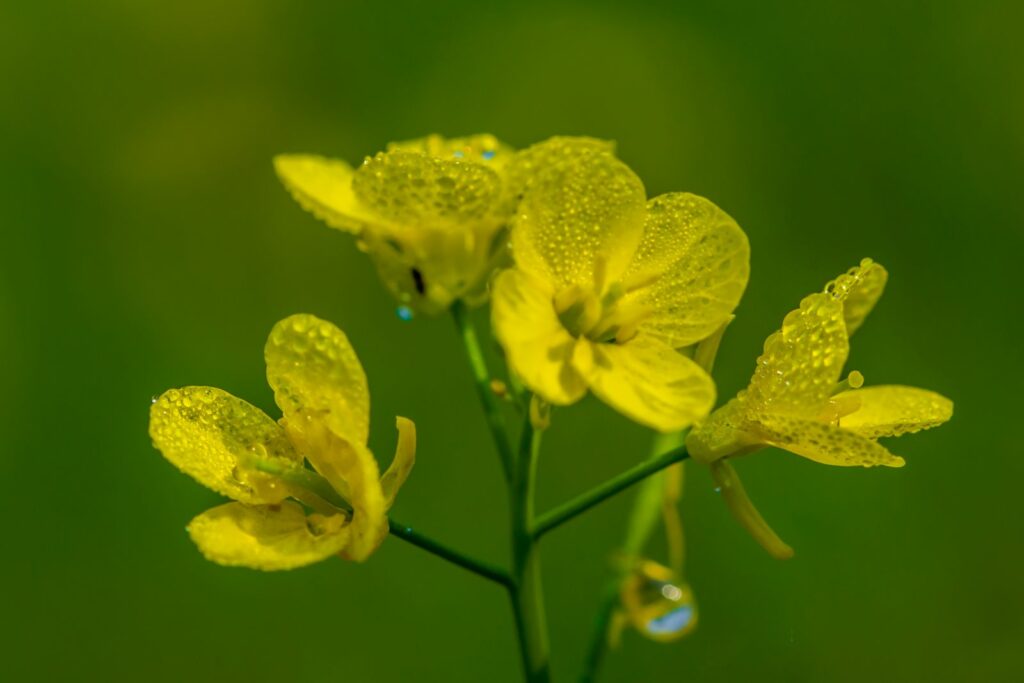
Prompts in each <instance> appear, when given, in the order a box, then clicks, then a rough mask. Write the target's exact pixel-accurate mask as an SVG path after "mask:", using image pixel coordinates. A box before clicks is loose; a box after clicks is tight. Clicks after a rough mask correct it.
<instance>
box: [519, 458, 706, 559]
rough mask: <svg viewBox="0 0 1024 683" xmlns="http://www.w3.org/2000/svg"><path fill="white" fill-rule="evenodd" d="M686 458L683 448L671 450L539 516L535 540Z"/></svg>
mask: <svg viewBox="0 0 1024 683" xmlns="http://www.w3.org/2000/svg"><path fill="white" fill-rule="evenodd" d="M688 457H689V454H688V453H687V452H686V446H679V447H678V448H673V449H672V450H670V451H668V452H666V453H662V454H661V455H659V456H657V457H655V458H651V459H650V460H648V461H646V462H642V463H640V464H639V465H636V466H635V467H632V468H630V469H628V470H626V471H625V472H623V473H622V474H620V475H618V476H617V477H613V478H612V479H609V480H608V481H606V482H605V483H603V484H600V485H598V486H596V487H594V488H592V489H591V490H589V491H587V492H586V493H584V494H582V495H580V496H577V497H576V498H573V499H572V500H570V501H568V502H566V503H563V504H562V505H559V506H558V507H556V508H555V509H554V510H551V511H549V512H547V513H545V514H543V515H541V516H540V517H539V518H538V519H537V521H536V523H535V524H534V527H533V536H534V538H535V539H539V538H540V537H541V536H543V535H544V534H546V533H547V532H549V531H551V530H552V529H554V528H556V527H559V526H561V525H562V524H564V523H566V522H568V521H569V520H570V519H572V518H574V517H576V516H577V515H579V514H581V513H584V512H586V511H587V510H589V509H590V508H592V507H594V506H595V505H597V504H599V503H601V502H603V501H605V500H606V499H608V498H610V497H612V496H614V495H615V494H616V493H619V492H620V491H622V490H624V489H626V488H629V487H630V486H632V485H633V484H635V483H637V482H638V481H640V480H641V479H646V478H647V477H649V476H650V475H652V474H654V473H655V472H658V471H660V470H663V469H665V468H666V467H668V466H669V465H673V464H675V463H677V462H680V461H681V460H685V459H686V458H688Z"/></svg>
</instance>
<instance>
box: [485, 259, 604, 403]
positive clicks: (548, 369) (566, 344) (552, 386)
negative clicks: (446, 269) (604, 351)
mask: <svg viewBox="0 0 1024 683" xmlns="http://www.w3.org/2000/svg"><path fill="white" fill-rule="evenodd" d="M553 297H554V291H553V290H552V288H551V285H550V284H548V283H546V282H544V281H543V280H537V279H535V278H532V277H530V276H528V275H526V274H525V273H522V272H520V271H519V270H518V269H515V268H513V269H510V270H506V271H504V272H502V273H501V274H500V275H498V277H497V278H496V279H495V281H494V289H493V292H492V294H491V322H492V325H493V327H494V334H495V336H496V337H497V338H498V341H499V342H500V343H501V345H502V347H504V349H505V355H506V357H507V359H508V363H509V365H510V367H511V368H512V370H513V371H514V372H515V374H516V375H518V376H519V378H520V379H522V381H523V383H524V384H525V385H526V386H527V387H529V388H530V390H531V391H533V392H535V393H536V394H538V395H539V396H540V397H541V398H543V399H544V400H545V401H547V402H549V403H554V404H558V405H566V404H569V403H574V402H575V401H578V400H579V399H581V398H582V397H583V395H584V394H585V393H586V391H587V386H586V383H585V382H584V381H583V378H582V377H581V376H580V374H579V372H577V371H576V369H575V368H574V367H573V365H572V358H573V353H574V350H575V348H576V345H577V341H576V339H574V338H573V337H572V336H570V335H569V333H568V332H566V330H565V328H564V327H563V326H562V323H561V322H559V320H558V314H557V313H556V312H555V307H554V303H553Z"/></svg>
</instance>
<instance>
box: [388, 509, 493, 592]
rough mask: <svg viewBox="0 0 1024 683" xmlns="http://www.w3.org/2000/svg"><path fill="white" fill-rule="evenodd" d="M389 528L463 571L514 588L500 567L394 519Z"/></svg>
mask: <svg viewBox="0 0 1024 683" xmlns="http://www.w3.org/2000/svg"><path fill="white" fill-rule="evenodd" d="M388 527H389V528H390V529H391V535H392V536H395V537H396V538H400V539H402V540H403V541H406V542H407V543H412V544H413V545H414V546H416V547H418V548H422V549H423V550H426V551H427V552H429V553H432V554H434V555H437V556H438V557H440V558H443V559H445V560H448V561H449V562H451V563H452V564H455V565H458V566H460V567H462V568H463V569H468V570H469V571H471V572H473V573H474V574H477V575H478V576H482V577H484V578H485V579H490V580H491V581H494V582H495V583H498V584H501V585H502V586H505V587H506V588H509V589H511V587H512V577H510V576H509V574H508V572H506V571H505V570H504V569H502V568H500V567H497V566H495V565H492V564H490V563H488V562H483V561H481V560H476V559H473V558H472V557H469V556H468V555H464V554H463V553H461V552H459V551H458V550H454V549H452V548H449V547H447V546H445V545H443V544H441V543H439V542H437V541H435V540H434V539H432V538H430V537H428V536H424V535H423V534H421V533H419V532H418V531H414V530H413V528H412V527H409V526H406V525H404V524H401V523H400V522H397V521H395V520H394V519H391V518H388Z"/></svg>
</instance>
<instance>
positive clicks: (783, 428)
mask: <svg viewBox="0 0 1024 683" xmlns="http://www.w3.org/2000/svg"><path fill="white" fill-rule="evenodd" d="M759 426H760V430H761V437H762V440H763V441H764V442H765V443H767V444H769V445H771V446H776V447H778V448H781V449H783V450H787V451H789V452H790V453H796V454H797V455H801V456H803V457H805V458H808V459H809V460H813V461H815V462H820V463H821V464H823V465H840V466H843V467H854V466H857V465H861V466H863V467H874V466H876V465H885V466H886V467H903V465H904V464H906V463H905V461H904V460H903V458H901V457H899V456H896V455H893V454H892V453H890V452H889V451H888V450H886V449H885V447H884V446H882V445H881V444H879V443H878V442H877V441H872V440H871V439H867V438H865V437H863V436H860V435H859V434H855V433H854V432H852V431H848V430H846V429H840V428H839V427H834V426H832V425H830V424H826V423H824V422H817V421H814V420H804V419H800V418H794V417H786V416H783V415H765V416H762V417H761V418H759Z"/></svg>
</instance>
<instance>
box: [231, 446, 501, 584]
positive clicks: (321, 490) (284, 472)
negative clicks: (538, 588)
mask: <svg viewBox="0 0 1024 683" xmlns="http://www.w3.org/2000/svg"><path fill="white" fill-rule="evenodd" d="M251 465H252V467H253V468H254V469H256V470H258V471H260V472H266V473H267V474H273V475H275V476H277V477H280V478H281V479H282V480H283V481H285V482H287V483H288V484H291V485H292V486H294V487H295V488H296V489H299V493H300V495H301V494H302V493H311V494H313V495H314V496H315V497H317V498H320V499H322V500H324V501H326V502H327V503H330V504H331V505H333V506H334V507H336V508H338V509H339V510H344V511H346V512H349V513H351V512H352V505H351V504H350V503H349V502H348V501H347V500H345V499H344V498H342V497H341V496H340V495H339V494H338V492H337V491H335V490H334V489H333V488H332V487H331V485H330V483H329V482H328V481H327V479H325V478H324V477H323V476H321V475H320V474H318V473H316V472H314V471H313V470H309V469H306V468H305V467H295V466H288V465H281V464H280V463H278V462H277V461H274V460H269V459H266V458H253V459H252V460H251ZM388 529H389V530H390V531H391V535H392V536H395V537H397V538H400V539H402V540H403V541H405V542H407V543H411V544H413V545H414V546H417V547H419V548H422V549H423V550H426V551H427V552H429V553H431V554H434V555H437V556H438V557H440V558H441V559H444V560H448V561H449V562H451V563H452V564H454V565H457V566H459V567H462V568H463V569H468V570H469V571H471V572H473V573H474V574H477V575H478V576H482V577H483V578H485V579H489V580H490V581H494V582H495V583H498V584H501V585H502V586H505V587H506V588H509V589H511V588H512V578H511V577H510V576H509V574H508V572H506V571H505V570H504V569H501V568H500V567H496V566H495V565H493V564H490V563H488V562H483V561H482V560H477V559H474V558H472V557H470V556H469V555H466V554H465V553H462V552H460V551H458V550H455V549H454V548H449V547H448V546H446V545H444V544H443V543H441V542H440V541H435V540H434V539H432V538H430V537H429V536H425V535H423V534H421V533H420V532H418V531H415V530H413V528H412V527H411V526H408V525H406V524H402V523H401V522H397V521H395V520H394V519H392V518H390V517H388Z"/></svg>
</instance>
